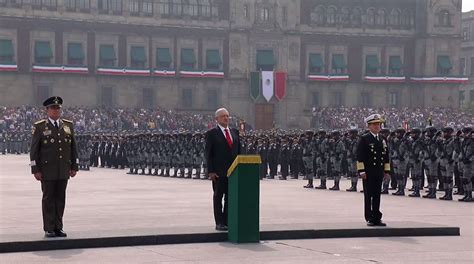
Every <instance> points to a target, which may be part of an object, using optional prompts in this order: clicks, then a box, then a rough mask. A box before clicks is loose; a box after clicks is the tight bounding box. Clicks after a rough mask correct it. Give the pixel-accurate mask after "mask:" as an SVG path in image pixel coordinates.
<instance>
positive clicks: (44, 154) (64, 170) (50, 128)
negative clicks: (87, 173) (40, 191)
mask: <svg viewBox="0 0 474 264" xmlns="http://www.w3.org/2000/svg"><path fill="white" fill-rule="evenodd" d="M59 123H60V124H59V128H55V127H54V125H52V124H51V123H50V122H49V121H48V120H46V119H45V120H40V121H38V122H36V123H35V124H34V129H33V136H32V138H31V149H30V160H31V164H30V165H31V173H33V174H34V173H37V172H41V173H42V174H43V180H44V181H51V180H66V179H69V171H70V170H74V171H77V170H78V166H77V163H78V159H77V147H76V141H75V139H74V128H73V123H72V122H71V121H69V120H66V119H60V122H59Z"/></svg>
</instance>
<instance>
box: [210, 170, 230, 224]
mask: <svg viewBox="0 0 474 264" xmlns="http://www.w3.org/2000/svg"><path fill="white" fill-rule="evenodd" d="M220 181H223V182H220ZM212 190H213V191H214V194H213V197H212V200H213V204H214V220H215V221H216V225H227V191H228V185H227V179H225V180H222V179H219V180H217V181H215V182H212ZM222 198H224V208H222Z"/></svg>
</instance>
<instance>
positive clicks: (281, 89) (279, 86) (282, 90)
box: [275, 71, 286, 101]
mask: <svg viewBox="0 0 474 264" xmlns="http://www.w3.org/2000/svg"><path fill="white" fill-rule="evenodd" d="M285 96H286V72H282V71H277V72H276V73H275V98H276V99H278V101H281V100H283V98H284V97H285Z"/></svg>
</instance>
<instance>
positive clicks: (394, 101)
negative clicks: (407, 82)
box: [388, 92, 398, 107]
mask: <svg viewBox="0 0 474 264" xmlns="http://www.w3.org/2000/svg"><path fill="white" fill-rule="evenodd" d="M388 104H389V105H390V106H392V107H395V106H397V105H398V94H397V93H396V92H390V93H389V94H388Z"/></svg>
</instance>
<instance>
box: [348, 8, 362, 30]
mask: <svg viewBox="0 0 474 264" xmlns="http://www.w3.org/2000/svg"><path fill="white" fill-rule="evenodd" d="M351 23H352V25H355V26H359V25H360V24H362V11H361V10H360V8H354V10H352V13H351Z"/></svg>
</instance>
